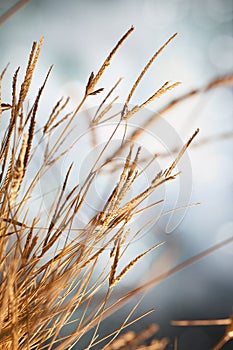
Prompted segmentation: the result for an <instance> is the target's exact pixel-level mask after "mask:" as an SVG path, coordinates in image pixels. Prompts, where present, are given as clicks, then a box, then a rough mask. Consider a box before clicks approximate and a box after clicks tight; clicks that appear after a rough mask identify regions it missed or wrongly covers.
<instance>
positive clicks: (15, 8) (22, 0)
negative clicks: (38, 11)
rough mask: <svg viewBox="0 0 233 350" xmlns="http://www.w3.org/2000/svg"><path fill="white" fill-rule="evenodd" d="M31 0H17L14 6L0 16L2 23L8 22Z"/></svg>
mask: <svg viewBox="0 0 233 350" xmlns="http://www.w3.org/2000/svg"><path fill="white" fill-rule="evenodd" d="M29 1H30V0H20V1H18V2H16V4H14V5H13V6H12V7H10V8H9V10H7V11H6V12H5V13H4V14H3V15H1V16H0V25H1V24H3V23H4V22H6V21H7V20H8V19H9V18H10V17H11V16H13V15H14V14H15V13H16V12H18V11H19V10H20V9H21V8H22V7H23V6H24V5H26V4H27V3H28V2H29Z"/></svg>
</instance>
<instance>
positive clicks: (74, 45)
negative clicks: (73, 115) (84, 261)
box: [0, 0, 233, 350]
mask: <svg viewBox="0 0 233 350" xmlns="http://www.w3.org/2000/svg"><path fill="white" fill-rule="evenodd" d="M14 4H16V1H14V0H5V1H4V0H1V1H0V16H2V15H3V14H4V13H6V11H8V10H9V9H10V8H11V7H12V6H13V5H14ZM131 25H134V26H135V31H134V32H133V34H132V35H131V36H130V37H129V38H128V40H127V42H126V43H125V44H124V46H123V47H122V48H121V49H120V50H119V52H118V53H117V55H116V56H115V57H114V59H113V61H112V64H111V66H110V67H109V68H108V71H107V72H106V74H105V75H104V76H103V79H101V81H100V82H99V87H104V88H106V91H107V90H108V89H110V88H111V86H112V85H113V84H114V83H115V82H116V81H117V79H118V78H119V77H123V78H124V79H123V81H122V83H121V84H120V86H119V88H118V90H117V93H118V94H119V96H120V97H119V100H118V102H119V103H123V102H124V99H125V98H126V96H127V92H128V91H129V89H130V87H131V86H132V84H133V83H134V81H135V79H136V78H137V76H138V74H139V73H140V71H141V70H142V68H143V67H144V65H145V64H146V62H147V61H148V60H149V59H150V57H151V56H152V55H153V54H154V52H156V51H157V50H158V49H159V47H160V46H161V45H162V44H163V43H164V42H165V41H166V40H167V39H168V38H169V37H170V36H171V35H172V34H174V33H175V32H178V33H179V35H178V36H177V37H176V38H175V40H174V41H172V43H171V44H170V45H169V46H168V47H167V48H166V50H165V51H164V52H163V53H162V54H161V55H160V56H159V57H158V59H157V60H156V62H154V64H153V66H152V67H151V68H150V70H149V71H148V73H147V75H146V77H145V78H144V79H143V81H142V83H141V85H140V87H139V88H138V90H137V91H136V93H135V95H134V97H133V100H132V103H133V104H139V103H141V102H142V101H144V100H145V99H146V98H148V97H149V96H151V95H152V93H153V92H154V91H155V89H157V88H158V87H159V86H161V84H163V83H164V82H165V81H167V80H171V81H173V82H174V81H180V82H182V84H181V85H180V86H179V87H178V88H176V90H175V91H172V92H170V93H169V94H168V95H167V96H164V97H162V98H161V99H160V100H156V101H154V102H153V103H152V104H151V105H150V106H149V110H148V114H150V113H153V112H155V111H157V110H159V108H161V106H163V105H165V104H166V103H168V102H169V101H171V100H172V99H174V98H176V97H178V96H180V95H182V94H184V93H186V92H188V91H190V90H191V89H195V88H201V87H204V86H205V85H206V84H207V83H209V82H210V81H211V80H212V79H214V78H217V77H219V76H224V75H226V74H230V73H232V71H233V3H232V1H231V0H196V1H191V0H164V1H160V0H124V1H123V0H117V1H116V0H112V1H107V0H98V1H94V0H92V1H91V0H87V1H84V0H82V1H80V0H67V1H64V0H56V1H55V0H40V1H36V0H31V1H28V2H27V4H25V6H23V7H22V8H21V9H20V10H19V11H17V12H16V13H15V14H14V15H12V16H11V17H10V18H9V19H8V20H7V21H5V22H4V23H3V24H2V25H1V28H0V45H1V56H0V64H1V69H3V68H4V67H5V66H6V64H7V63H8V62H10V67H9V69H8V73H7V76H8V77H9V78H10V77H11V76H12V75H13V73H14V71H15V69H16V68H17V67H18V65H20V66H22V67H25V64H26V60H27V57H28V54H29V51H30V48H31V44H32V42H33V41H34V40H39V38H40V37H41V36H44V37H45V40H44V44H43V49H42V53H41V57H40V60H39V65H38V68H37V73H36V75H35V79H34V85H33V86H34V88H35V89H36V87H37V86H38V84H41V82H42V79H43V77H44V76H45V74H46V72H47V70H48V68H49V66H50V65H51V64H54V69H53V72H52V75H51V77H50V79H49V82H48V85H47V88H46V93H45V95H44V97H43V104H42V106H41V107H40V110H39V114H40V118H41V124H42V123H43V120H46V119H47V116H48V113H49V112H50V111H51V108H52V106H53V105H54V104H55V102H56V101H57V100H58V99H59V98H60V97H61V96H71V98H72V101H71V105H73V106H76V105H77V103H78V101H80V99H81V98H82V94H83V91H84V89H85V86H86V83H87V80H88V77H89V75H90V73H91V72H92V71H94V72H97V70H98V69H99V67H100V65H101V64H102V62H103V60H104V59H105V58H106V56H107V55H108V53H109V52H110V50H111V49H112V48H113V46H114V45H115V43H116V42H117V41H118V40H119V38H120V37H121V36H122V35H123V34H124V33H125V32H126V31H127V29H129V28H130V26H131ZM8 80H9V82H8ZM8 80H7V79H6V80H5V82H4V84H5V85H4V86H5V88H4V89H3V101H4V102H8V100H9V99H10V91H11V90H10V84H11V83H10V79H8ZM232 93H233V91H232V88H229V87H221V88H218V89H214V90H211V91H209V92H208V93H205V94H202V95H198V96H197V97H195V98H193V99H190V100H188V101H186V102H185V103H183V104H182V105H180V106H178V107H177V108H174V109H173V110H172V111H171V112H169V113H168V114H166V115H163V124H162V128H163V132H164V133H165V134H166V130H170V131H171V130H172V134H173V136H175V138H174V142H175V140H179V146H180V145H181V144H182V141H183V142H184V141H186V140H187V139H188V138H189V136H190V135H191V134H192V133H193V132H194V130H195V129H196V128H197V127H199V128H200V134H199V135H198V140H197V142H198V141H199V142H200V141H201V140H203V139H205V138H208V139H209V141H208V142H207V143H206V144H203V145H202V146H201V145H199V146H198V147H195V148H191V149H190V150H189V151H188V155H187V156H186V158H185V159H186V160H185V161H184V164H183V166H184V170H185V171H186V175H187V177H188V179H186V180H185V179H183V180H181V181H180V182H179V183H178V185H177V186H178V187H177V188H176V187H174V188H173V189H170V190H167V191H168V192H166V205H165V207H164V208H163V210H165V209H166V210H167V209H171V208H173V207H175V206H176V205H177V203H178V204H180V203H182V204H188V203H196V202H201V205H199V206H196V207H192V208H189V209H188V210H187V211H183V212H182V216H179V217H178V218H176V217H173V220H175V222H176V224H174V225H173V226H174V227H172V230H169V229H168V226H167V225H168V220H169V217H167V216H166V217H164V218H163V219H162V220H160V221H159V222H157V223H156V225H154V226H153V227H152V229H151V230H150V232H149V233H148V232H147V233H146V234H145V235H144V236H143V237H142V238H141V239H140V240H139V241H137V242H135V243H134V244H133V245H132V248H131V250H130V251H129V255H128V256H127V260H128V259H130V258H132V257H133V256H135V255H137V254H139V252H141V251H142V250H146V248H148V247H149V246H150V245H151V244H153V243H156V242H159V241H161V240H162V241H164V240H165V241H166V242H167V243H166V244H165V245H164V246H163V247H161V248H159V249H158V250H157V251H155V252H153V253H152V254H150V255H149V256H148V258H145V259H144V260H143V262H141V265H140V266H137V267H136V268H135V269H133V270H132V271H131V272H130V274H129V277H128V278H126V280H123V281H122V284H121V288H120V287H118V289H117V291H116V295H117V293H119V295H122V294H123V293H124V292H126V291H129V290H130V289H132V288H133V287H136V286H138V285H140V284H142V283H143V282H144V281H145V280H149V279H151V278H154V277H155V276H156V275H159V274H160V273H162V272H163V271H166V270H168V269H170V268H172V267H173V266H176V265H177V264H179V263H181V262H183V261H185V260H187V259H189V258H190V257H192V256H194V255H196V254H198V253H199V252H201V251H204V250H205V249H207V248H209V247H211V246H212V245H214V244H216V243H218V242H220V241H222V240H223V239H225V238H227V237H231V236H232V234H233V216H232V213H233V196H232V192H233V176H232V175H233V157H232V156H233V147H232V135H233V122H232V118H233V115H232V114H233V108H232V107H233V102H232V101H233V98H232V97H233V96H232ZM98 102H99V97H98V96H97V97H93V99H91V100H90V101H88V102H87V104H86V105H85V108H86V110H91V108H94V107H95V106H96V105H98ZM133 123H136V121H135V120H134V121H133ZM139 123H142V120H141V121H140V122H139ZM158 130H159V128H157V127H156V125H155V126H154V125H153V126H151V129H150V130H146V132H145V134H144V138H143V135H142V137H141V139H140V141H138V142H139V143H140V144H141V145H142V146H143V147H144V148H145V149H146V150H147V151H148V152H150V153H153V152H156V147H155V149H152V148H153V147H154V146H153V147H152V145H151V144H149V143H148V142H147V136H146V135H147V133H148V132H149V133H154V134H156V138H157V140H158V139H160V141H161V140H162V141H163V142H165V144H166V143H167V142H168V141H169V140H168V139H166V137H165V139H163V138H162V136H161V135H159V131H158ZM224 134H225V135H227V137H223V138H221V135H224ZM217 136H220V138H221V139H220V140H218V139H216V137H217ZM217 138H218V137H217ZM175 146H177V144H176V143H174V147H175ZM171 148H172V146H171V144H170V143H169V149H170V150H171ZM74 154H75V153H74ZM74 154H73V156H74ZM70 157H71V158H72V153H71V155H70ZM185 171H184V173H185ZM100 181H101V180H100ZM114 181H116V179H115V180H114ZM181 190H182V191H183V193H182V196H181V197H182V199H181V201H180V197H179V194H180V192H181ZM170 231H171V232H170ZM232 266H233V245H232V244H231V245H228V246H226V247H224V248H221V249H219V250H218V251H216V252H214V253H212V254H210V255H208V256H206V257H205V258H203V259H201V260H199V261H198V262H196V263H194V264H193V265H191V266H189V267H187V268H185V269H183V270H181V271H180V272H178V273H176V274H174V275H173V276H171V277H169V278H166V279H165V280H164V281H163V282H161V283H160V284H158V285H157V286H155V287H154V288H152V289H150V291H149V292H148V293H147V295H146V296H145V297H144V299H143V301H142V302H141V304H140V306H139V307H138V309H137V311H136V315H139V314H140V313H142V312H143V311H146V310H148V309H150V308H155V309H156V310H155V312H154V313H153V314H151V315H150V316H148V317H146V318H145V319H143V321H141V322H140V321H139V322H138V323H136V324H135V325H134V326H132V327H133V328H134V329H136V330H139V329H141V328H142V327H145V326H146V325H149V324H150V323H152V322H156V323H158V324H159V325H160V331H159V334H158V336H159V337H162V336H166V337H168V338H169V339H170V341H171V344H170V345H169V346H168V349H172V348H173V345H172V344H173V341H174V338H175V336H177V337H178V342H179V349H180V350H183V349H190V350H192V349H195V350H196V349H206V350H207V349H211V348H212V347H213V346H214V344H216V342H217V341H218V340H219V339H220V337H221V336H223V334H224V327H217V326H215V327H186V328H181V327H172V326H171V325H170V321H171V320H174V319H190V320H191V319H217V318H227V317H229V315H230V314H231V313H232V304H233V298H232V297H233V270H232ZM134 304H135V300H134V301H132V302H131V303H129V304H127V305H126V306H124V308H123V310H119V311H118V312H117V313H116V314H115V315H113V316H111V317H110V319H108V320H107V321H106V322H103V325H102V326H101V330H102V331H103V334H104V332H105V330H106V328H108V331H110V330H111V329H115V328H116V327H117V325H119V322H120V321H122V320H124V318H125V317H126V315H127V313H129V311H130V309H131V308H132V306H133V305H134ZM232 347H233V345H232V343H231V345H230V344H228V345H226V346H225V347H224V349H232Z"/></svg>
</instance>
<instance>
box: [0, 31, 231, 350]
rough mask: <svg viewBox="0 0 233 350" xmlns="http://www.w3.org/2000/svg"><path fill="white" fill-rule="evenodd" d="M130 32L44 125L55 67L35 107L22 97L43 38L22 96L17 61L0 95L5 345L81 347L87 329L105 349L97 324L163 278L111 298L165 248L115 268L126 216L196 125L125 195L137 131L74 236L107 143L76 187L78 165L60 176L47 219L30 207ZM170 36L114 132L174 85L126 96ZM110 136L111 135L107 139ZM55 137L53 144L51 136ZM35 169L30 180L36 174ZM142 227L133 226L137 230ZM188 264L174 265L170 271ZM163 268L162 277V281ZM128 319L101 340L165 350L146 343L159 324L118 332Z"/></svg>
mask: <svg viewBox="0 0 233 350" xmlns="http://www.w3.org/2000/svg"><path fill="white" fill-rule="evenodd" d="M132 31H133V27H132V28H130V29H129V31H128V32H127V33H126V34H125V35H124V36H123V37H122V38H121V39H120V41H119V42H118V43H117V45H116V46H115V47H114V49H113V50H112V51H111V53H110V55H109V56H108V57H107V59H106V60H105V61H104V63H103V65H102V67H101V68H100V70H99V71H98V72H97V73H96V74H94V73H91V75H90V78H89V80H88V83H87V86H86V90H85V92H84V96H83V99H82V101H81V102H80V104H79V105H78V106H77V107H76V108H75V110H74V111H73V112H66V109H67V106H68V104H69V99H66V100H63V99H60V100H59V101H58V102H57V104H56V105H55V106H54V108H53V109H52V112H51V114H50V116H49V118H48V120H47V122H46V123H45V125H44V126H43V127H42V128H40V127H39V126H37V114H38V108H39V105H40V99H41V96H42V93H43V92H44V88H45V86H46V82H47V79H48V77H49V74H50V72H51V69H52V67H51V68H50V69H49V71H48V74H47V76H46V77H45V80H44V82H43V84H42V86H41V87H40V89H39V90H38V94H37V96H36V97H35V100H34V103H33V104H32V106H31V107H30V108H29V109H27V108H26V98H27V95H28V92H29V89H30V86H31V81H32V78H33V73H34V70H35V68H36V64H37V61H38V57H39V54H40V50H41V45H42V41H43V40H42V39H41V40H40V42H39V43H34V44H33V46H32V50H31V53H30V56H29V59H28V64H27V68H26V72H25V75H24V79H23V81H22V83H21V84H20V88H19V93H18V94H17V90H18V89H17V87H18V84H19V81H18V73H19V68H18V69H17V70H16V72H15V74H14V77H13V81H12V101H11V102H10V103H2V101H1V108H0V111H1V118H2V119H3V118H4V124H5V125H6V127H5V131H4V137H3V139H2V140H1V149H0V161H1V173H0V181H1V190H0V197H1V198H0V201H1V206H0V211H1V212H0V218H1V219H0V279H1V285H0V349H2V350H8V349H9V350H12V349H48V350H49V349H52V348H56V349H59V350H64V349H71V348H75V347H76V349H80V346H79V344H80V342H81V341H82V338H83V336H84V335H87V334H90V342H89V345H88V346H87V349H91V348H93V347H94V346H97V348H103V346H102V344H101V341H102V340H101V339H100V337H99V335H98V329H99V325H100V323H101V322H102V321H103V320H104V319H105V318H106V317H107V316H108V315H109V314H111V313H112V312H114V311H115V310H116V309H118V308H119V307H120V306H121V305H123V303H124V302H126V301H127V300H129V299H130V298H131V297H132V296H135V295H136V294H137V293H138V292H139V291H141V290H143V289H147V288H148V287H150V286H151V285H152V284H154V283H157V282H158V280H154V281H151V282H150V283H148V284H147V285H145V286H142V287H141V288H138V289H135V290H132V291H130V293H129V294H128V295H126V296H125V297H124V298H122V300H121V301H119V303H115V302H111V300H110V295H111V293H112V289H114V286H115V285H116V284H117V283H120V281H121V280H122V278H124V276H125V275H126V274H127V272H128V271H129V270H130V269H131V268H132V267H133V266H134V265H135V264H137V263H138V262H139V261H140V260H141V259H142V258H143V257H144V256H145V255H147V254H149V253H150V252H151V251H152V250H154V249H155V248H157V247H158V246H159V245H160V244H157V245H156V246H154V247H151V248H150V249H148V250H147V251H145V252H142V253H141V254H140V255H138V256H136V257H135V258H134V259H132V261H129V262H128V263H127V264H126V266H125V267H124V268H123V269H121V270H119V263H120V261H121V259H122V256H123V255H125V254H126V251H127V246H128V245H127V244H129V243H127V244H126V246H125V242H126V240H127V237H128V236H129V234H130V231H129V228H128V225H129V223H130V222H131V220H132V218H133V217H134V216H135V215H136V214H137V213H138V212H139V211H140V212H143V210H146V207H145V208H141V205H142V204H143V203H144V201H145V199H146V198H147V197H148V196H149V195H150V194H151V193H152V192H154V191H156V190H157V188H158V187H160V186H161V185H162V184H164V183H166V182H168V181H173V180H175V178H176V177H177V176H178V175H179V174H177V173H175V170H176V165H177V163H178V161H179V160H180V158H181V157H182V155H183V153H184V152H185V151H186V149H187V147H189V145H190V143H191V142H192V141H193V139H194V138H195V137H196V135H197V133H198V130H197V131H195V132H194V134H193V136H191V137H190V139H189V140H188V141H187V143H186V144H185V145H184V147H183V148H182V149H181V150H179V152H178V155H177V156H176V157H175V159H174V161H173V162H172V164H170V165H168V167H167V169H164V170H162V171H160V172H159V173H158V174H155V176H154V178H153V179H152V181H151V183H150V184H149V185H148V187H147V188H145V189H144V190H143V191H142V192H140V193H137V194H136V195H135V196H134V197H132V198H130V199H128V197H127V195H128V194H129V191H130V189H131V188H132V187H133V186H134V183H135V181H136V180H137V179H138V178H139V177H140V176H141V172H139V170H138V164H139V162H140V149H135V147H134V146H133V143H134V141H135V139H136V136H135V135H138V133H139V132H140V130H137V132H136V134H134V135H132V136H131V139H130V145H129V150H128V155H127V157H126V159H125V162H124V165H123V166H122V169H121V170H120V174H119V179H118V182H117V183H116V184H113V186H112V192H111V194H110V195H109V198H108V200H107V201H106V203H105V205H104V207H103V208H101V210H100V211H99V213H97V214H96V215H94V216H93V217H92V218H91V220H90V221H89V222H88V224H86V225H84V226H83V227H81V228H79V229H76V230H75V233H76V234H75V237H74V236H73V235H71V233H72V232H73V231H74V226H73V223H74V220H75V217H77V216H79V213H80V211H81V209H82V207H83V204H84V202H85V199H86V197H87V195H88V193H89V191H90V188H91V185H92V183H93V181H94V177H95V174H96V173H97V171H99V170H100V169H102V168H103V167H104V165H105V162H102V160H101V159H102V158H101V157H102V155H103V154H104V153H105V151H106V148H107V147H108V143H107V145H106V146H105V147H104V148H103V150H102V152H101V154H100V156H99V157H98V158H97V159H96V162H95V164H94V165H93V167H92V169H91V171H90V173H88V174H87V176H86V179H85V181H84V182H83V183H80V184H78V183H77V184H73V187H72V188H70V184H69V180H70V175H71V173H72V164H71V165H70V167H69V169H68V170H67V172H66V174H63V183H62V184H61V187H60V189H59V190H58V191H57V195H56V198H55V199H54V201H53V202H52V203H51V204H50V205H49V209H48V217H47V219H46V217H45V215H44V213H43V210H42V204H43V201H44V200H46V199H45V198H41V199H40V202H38V201H37V204H36V205H37V208H38V210H37V213H36V215H34V214H33V213H34V212H33V210H32V208H33V199H34V198H35V193H36V188H37V186H38V185H39V184H40V183H41V181H42V180H45V181H46V179H47V176H49V175H48V174H49V170H50V169H51V168H52V167H54V166H55V165H56V163H57V162H58V161H59V160H60V159H62V157H64V156H65V155H66V154H67V152H69V150H70V148H71V147H72V146H73V145H70V146H69V147H67V149H66V150H65V151H64V150H63V149H62V145H63V144H64V143H65V141H67V140H68V138H69V134H70V130H71V129H72V122H73V121H74V119H75V118H76V116H77V113H78V112H79V111H80V110H81V108H82V106H83V105H84V102H85V101H86V100H87V99H88V98H91V96H92V95H95V94H99V93H101V92H102V90H103V89H102V88H99V87H98V86H97V84H98V82H99V81H100V79H101V76H102V75H103V73H104V72H105V71H106V69H107V67H108V65H109V64H110V62H111V59H112V57H113V56H114V55H115V53H116V52H117V50H118V49H119V47H120V46H121V45H122V43H123V42H124V41H125V40H126V38H127V37H128V36H129V35H130V34H131V33H132ZM174 37H175V35H174V36H173V37H171V38H170V39H169V40H168V41H167V42H166V43H165V44H164V45H163V46H162V48H161V49H160V50H158V51H157V52H156V53H155V55H154V56H153V57H152V59H151V60H150V61H149V63H148V64H147V65H146V67H145V68H144V69H143V70H142V72H141V74H140V75H139V77H138V79H137V80H136V83H135V84H134V86H133V87H132V89H131V91H130V92H129V95H128V98H127V99H126V103H125V106H124V107H123V109H122V111H121V112H120V113H119V115H118V116H113V117H112V118H116V120H117V126H116V129H117V128H118V127H119V126H120V125H121V123H122V122H123V121H125V119H128V118H130V117H131V116H132V115H133V114H136V113H137V112H138V111H140V110H141V109H143V108H144V107H145V106H146V105H147V104H149V103H150V102H151V101H152V100H154V99H155V98H157V97H159V96H160V95H162V94H164V93H166V92H168V91H170V90H171V89H172V88H174V87H175V86H176V85H177V84H178V83H173V84H170V83H167V82H166V83H165V84H164V85H163V86H162V87H161V88H160V89H159V90H158V91H156V92H155V93H154V94H153V95H152V96H151V97H149V98H148V99H147V100H146V101H145V102H143V103H142V104H141V105H139V106H135V107H134V108H133V109H131V110H130V111H129V110H128V103H129V101H130V99H131V97H132V95H133V93H134V92H135V89H136V88H137V86H138V84H139V82H140V81H141V79H142V77H143V76H144V74H145V73H146V71H147V69H148V68H149V66H150V65H151V64H152V62H153V61H154V59H155V58H156V57H157V56H158V54H159V53H160V52H161V51H162V50H163V49H164V48H165V46H166V45H167V44H168V43H169V42H170V41H171V40H172V39H173V38H174ZM4 74H5V71H3V73H2V75H1V87H2V84H3V83H4ZM229 82H230V83H232V77H227V78H222V79H218V80H216V81H215V82H213V83H212V84H210V85H208V86H207V88H206V89H211V88H213V87H215V86H220V85H222V84H225V83H229ZM118 83H119V82H117V83H116V84H115V85H114V86H113V88H112V89H111V90H110V92H109V93H108V94H107V96H106V97H105V98H104V101H103V103H106V101H107V100H108V99H109V97H110V96H111V95H112V93H113V92H114V91H115V89H116V87H117V85H118ZM3 86H4V84H3ZM0 91H1V90H0ZM194 93H199V91H198V90H197V92H192V93H190V94H187V95H186V96H183V97H181V98H180V99H178V100H175V101H174V102H173V103H172V104H169V105H167V106H165V107H164V109H163V110H162V112H161V111H160V115H161V114H162V113H165V111H166V110H168V109H169V108H172V107H173V106H174V105H175V104H177V103H179V102H181V101H182V100H184V99H185V98H188V97H190V96H191V95H193V94H194ZM0 97H1V96H0ZM114 101H115V100H114V99H113V101H111V102H110V103H109V104H108V107H107V109H104V112H103V111H101V109H102V107H103V104H101V106H100V108H99V109H98V110H97V112H96V115H94V116H93V119H92V121H91V123H90V129H91V128H92V126H93V124H95V125H100V124H101V123H104V122H105V121H106V120H109V119H108V118H107V119H104V117H105V115H106V113H107V112H109V111H110V110H111V107H112V105H113V103H114ZM117 118H118V119H117ZM156 118H157V116H155V117H153V119H151V120H150V121H149V122H147V124H146V126H148V125H149V124H148V123H151V122H154V121H155V120H156ZM5 121H7V122H5ZM114 132H115V131H114ZM114 132H113V133H114ZM36 134H38V135H41V136H40V138H39V140H38V141H36V138H35V135H36ZM112 136H113V135H110V136H109V142H110V140H111V138H112ZM54 137H55V139H56V141H55V142H53V140H54ZM42 144H43V145H44V154H43V163H42V165H39V166H38V168H37V169H35V163H33V164H32V161H33V159H34V158H35V157H36V154H37V153H36V152H37V151H38V149H39V146H40V145H42ZM126 146H128V141H127V142H125V143H122V146H120V147H119V148H118V149H116V150H115V154H119V152H121V151H122V148H124V147H126ZM110 161H111V160H109V161H108V162H110ZM32 168H33V171H34V175H33V178H31V177H30V171H31V169H32ZM38 203H39V204H38ZM156 204H157V203H155V205H156ZM139 206H140V207H139ZM139 233H140V232H137V233H136V232H135V235H136V234H139ZM106 249H109V260H108V261H106V265H105V266H102V272H101V273H100V274H98V273H97V272H96V266H97V265H98V261H99V259H100V257H101V256H102V254H103V253H104V252H105V251H106ZM207 253H208V252H207ZM182 267H183V266H182ZM182 267H177V269H176V270H174V271H173V270H172V271H170V274H172V273H175V272H176V271H178V270H179V268H182ZM167 275H169V272H168V274H167ZM167 275H164V276H161V278H160V280H162V279H163V278H166V276H167ZM100 291H102V292H103V293H104V295H105V296H104V298H102V299H98V298H96V296H97V295H99V294H98V293H99V292H100ZM132 314H133V311H132ZM146 315H147V314H145V315H142V316H141V317H144V316H146ZM129 316H132V315H129ZM135 321H136V320H135ZM130 324H132V321H129V317H128V318H127V319H126V320H125V321H124V322H123V324H122V325H119V329H117V330H116V331H115V332H113V333H111V334H109V335H108V336H107V337H106V338H105V339H103V340H104V341H106V339H108V340H109V342H108V345H105V346H104V349H108V350H110V349H138V350H139V349H140V350H142V349H154V350H155V349H165V347H166V345H167V340H166V339H162V340H155V339H154V340H153V341H152V342H150V343H149V344H148V345H143V343H145V341H146V340H147V339H148V338H150V337H151V336H152V335H153V334H154V333H155V331H156V330H157V327H156V326H154V325H152V326H151V327H150V328H149V329H146V330H145V331H142V332H141V333H140V334H137V335H136V334H134V333H133V332H131V331H129V332H127V333H125V334H123V335H120V336H118V335H119V333H120V332H121V331H122V330H123V329H124V328H126V327H127V326H128V325H130ZM68 325H72V328H71V329H72V330H70V331H68V332H67V326H68ZM91 330H92V332H90V331H91ZM64 332H65V333H64ZM88 332H89V333H88ZM64 334H65V335H64ZM117 336H118V337H117Z"/></svg>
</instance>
